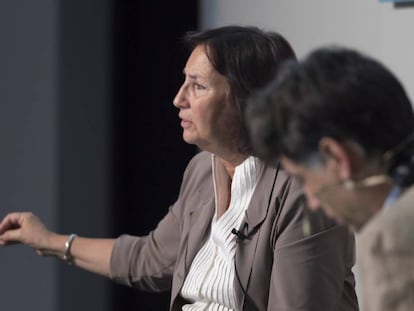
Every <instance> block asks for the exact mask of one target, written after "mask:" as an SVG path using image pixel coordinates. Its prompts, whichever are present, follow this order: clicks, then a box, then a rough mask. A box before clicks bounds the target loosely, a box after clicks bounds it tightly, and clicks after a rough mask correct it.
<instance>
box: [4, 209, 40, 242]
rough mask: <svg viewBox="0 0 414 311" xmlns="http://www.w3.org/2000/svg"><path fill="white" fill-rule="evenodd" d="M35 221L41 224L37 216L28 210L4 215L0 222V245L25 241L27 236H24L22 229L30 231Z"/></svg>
mask: <svg viewBox="0 0 414 311" xmlns="http://www.w3.org/2000/svg"><path fill="white" fill-rule="evenodd" d="M36 223H38V226H41V223H40V222H39V221H38V219H37V217H36V216H34V215H33V214H32V213H30V212H22V213H10V214H8V215H6V216H5V217H4V219H3V220H2V221H1V223H0V245H5V244H11V243H13V242H14V243H25V242H27V241H25V239H27V237H25V236H24V234H23V231H26V233H30V231H32V229H31V228H32V227H33V224H36ZM26 235H27V234H26Z"/></svg>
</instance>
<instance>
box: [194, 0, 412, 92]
mask: <svg viewBox="0 0 414 311" xmlns="http://www.w3.org/2000/svg"><path fill="white" fill-rule="evenodd" d="M200 1H201V5H200V6H201V14H200V15H201V25H200V26H201V27H202V28H210V27H216V26H221V25H227V24H243V25H256V26H260V27H264V28H266V29H269V30H276V31H279V32H280V33H281V34H283V35H284V36H286V38H287V39H288V40H289V41H290V42H291V43H292V45H293V47H294V49H295V50H296V51H297V54H298V56H299V57H302V56H304V55H305V54H307V53H308V52H309V51H310V50H312V49H313V48H315V47H318V46H320V45H325V44H341V45H346V46H348V47H353V48H356V49H358V50H360V51H362V52H365V53H368V54H369V55H371V56H373V57H375V58H377V59H379V60H380V61H382V62H383V63H384V64H385V65H387V66H388V67H389V68H390V69H391V70H392V71H393V72H394V73H395V74H396V75H397V76H398V77H399V78H400V79H401V81H402V83H403V84H404V86H405V88H406V90H407V92H408V93H409V95H410V98H411V100H414V57H413V55H414V40H412V39H411V37H412V35H411V32H412V29H414V8H413V7H408V8H395V7H394V6H393V5H392V4H391V3H380V2H379V0H312V1H309V0H256V1H253V0H225V1H222V0H200Z"/></svg>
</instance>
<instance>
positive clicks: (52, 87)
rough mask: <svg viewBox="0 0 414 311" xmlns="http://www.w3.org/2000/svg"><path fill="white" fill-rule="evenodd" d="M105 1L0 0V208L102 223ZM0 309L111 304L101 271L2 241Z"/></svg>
mask: <svg viewBox="0 0 414 311" xmlns="http://www.w3.org/2000/svg"><path fill="white" fill-rule="evenodd" d="M110 3H111V1H109V0H100V1H93V0H83V1H63V0H61V1H56V0H40V1H32V0H2V1H0V218H2V217H3V216H4V214H5V213H7V212H10V211H16V210H31V211H33V212H34V213H36V214H37V215H39V216H40V217H41V219H42V220H43V221H44V222H45V224H47V226H48V227H49V228H51V229H52V230H57V231H59V232H62V233H69V232H77V233H78V234H80V235H88V236H104V235H107V233H108V231H109V230H108V218H109V212H108V210H109V204H110V191H109V189H108V188H109V187H108V184H109V178H110V176H109V175H110V166H109V163H110V158H109V153H108V150H109V148H110V139H111V138H110V136H109V135H108V133H109V132H110V109H109V107H110V101H111V88H110V80H111V73H110V70H111V68H110V67H111V66H110V57H111V55H110V50H111V36H112V32H111V27H112V25H111V23H112V17H111V13H110V12H111V8H110ZM0 280H1V282H0V310H12V311H20V310H22V311H23V310H42V311H57V310H58V311H66V310H68V311H69V310H79V311H83V310H103V311H105V310H109V301H110V295H109V288H108V285H109V281H108V280H105V279H104V278H102V277H98V276H94V275H92V274H89V273H87V272H83V271H80V270H77V269H76V268H73V267H69V266H67V265H66V264H65V263H64V262H61V261H59V260H57V259H55V258H41V257H38V256H36V254H35V253H34V251H33V250H31V249H29V248H27V247H23V246H11V247H4V248H0Z"/></svg>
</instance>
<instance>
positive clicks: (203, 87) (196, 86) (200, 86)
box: [194, 83, 206, 90]
mask: <svg viewBox="0 0 414 311" xmlns="http://www.w3.org/2000/svg"><path fill="white" fill-rule="evenodd" d="M194 88H195V89H196V90H205V89H206V87H205V86H204V85H202V84H200V83H194Z"/></svg>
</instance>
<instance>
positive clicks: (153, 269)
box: [110, 155, 210, 291]
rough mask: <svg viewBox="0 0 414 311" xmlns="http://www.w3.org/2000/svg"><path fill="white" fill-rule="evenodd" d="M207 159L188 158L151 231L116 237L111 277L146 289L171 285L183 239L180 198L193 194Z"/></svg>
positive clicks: (155, 289)
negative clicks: (173, 195) (170, 201)
mask: <svg viewBox="0 0 414 311" xmlns="http://www.w3.org/2000/svg"><path fill="white" fill-rule="evenodd" d="M209 160H210V157H209V156H208V155H207V156H206V155H197V156H195V157H194V158H193V159H192V161H190V163H189V165H188V166H187V168H186V171H185V173H184V177H183V182H182V184H181V189H180V194H179V196H178V199H177V201H176V202H175V203H174V204H173V205H172V206H171V207H170V208H169V211H168V213H167V214H166V215H165V216H164V218H163V219H162V220H161V221H160V222H159V224H158V225H157V227H156V228H155V229H154V230H153V231H151V232H150V233H149V234H148V235H147V236H143V237H137V236H131V235H122V236H120V237H119V238H118V239H117V240H116V242H115V245H114V249H113V251H112V254H111V262H110V278H111V279H112V280H113V281H115V282H118V283H121V284H124V285H127V286H132V287H135V288H138V289H141V290H146V291H165V290H169V289H171V283H172V277H173V272H174V268H175V264H176V261H177V258H178V256H179V251H180V243H181V240H182V229H183V218H184V216H183V215H184V213H185V209H186V207H185V205H186V204H184V203H183V202H185V201H186V197H188V196H192V195H193V194H192V193H193V192H194V191H193V190H192V188H191V185H192V184H197V182H195V181H194V179H197V180H198V179H200V176H199V175H200V174H201V173H199V171H200V170H201V171H203V170H202V169H200V168H204V167H208V164H209V163H210V162H209ZM206 170H207V169H204V171H206ZM203 177H204V175H203Z"/></svg>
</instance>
